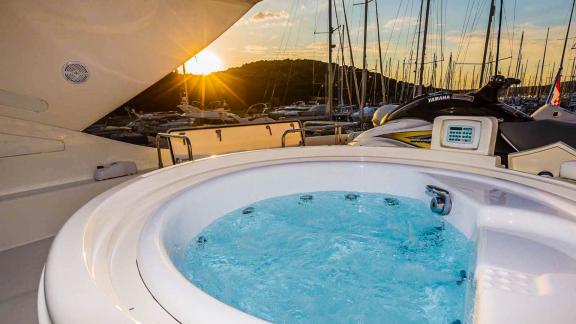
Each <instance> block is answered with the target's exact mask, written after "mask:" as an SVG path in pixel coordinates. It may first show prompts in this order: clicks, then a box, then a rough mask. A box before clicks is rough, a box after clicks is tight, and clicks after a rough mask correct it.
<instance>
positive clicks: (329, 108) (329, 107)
mask: <svg viewBox="0 0 576 324" xmlns="http://www.w3.org/2000/svg"><path fill="white" fill-rule="evenodd" d="M333 32H334V30H333V29H332V0H328V82H327V84H326V86H327V87H328V98H327V99H326V115H327V116H330V117H332V103H333V102H334V85H333V84H332V81H333V79H334V78H333V76H332V74H333V73H334V71H333V70H332V48H333V45H332V33H333Z"/></svg>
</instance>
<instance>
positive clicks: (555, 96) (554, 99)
mask: <svg viewBox="0 0 576 324" xmlns="http://www.w3.org/2000/svg"><path fill="white" fill-rule="evenodd" d="M561 79H562V70H559V71H558V74H556V78H555V79H554V85H553V86H552V89H550V94H549V95H548V99H546V103H547V104H550V105H553V106H560V80H561Z"/></svg>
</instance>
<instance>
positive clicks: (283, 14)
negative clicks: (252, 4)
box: [250, 10, 290, 22]
mask: <svg viewBox="0 0 576 324" xmlns="http://www.w3.org/2000/svg"><path fill="white" fill-rule="evenodd" d="M288 17H290V15H289V14H288V12H287V11H285V10H281V11H269V10H264V11H260V12H258V13H256V14H255V15H254V16H252V17H250V21H252V22H260V21H266V20H283V19H288Z"/></svg>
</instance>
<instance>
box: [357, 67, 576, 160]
mask: <svg viewBox="0 0 576 324" xmlns="http://www.w3.org/2000/svg"><path fill="white" fill-rule="evenodd" d="M519 83H520V81H519V80H518V79H513V78H505V77H503V76H501V75H496V76H494V77H492V78H491V80H490V81H489V82H488V83H487V84H486V85H485V86H484V87H482V88H481V89H479V90H477V91H474V92H471V93H468V94H455V93H452V92H450V91H442V92H436V93H431V94H425V95H422V96H419V97H416V98H414V99H412V100H411V101H409V102H407V103H405V104H403V105H401V106H399V107H398V108H396V109H394V110H392V111H390V112H389V113H388V114H385V115H384V116H383V117H382V120H381V121H380V125H382V126H378V127H375V128H373V129H370V130H368V131H365V132H363V133H361V134H360V135H358V136H357V137H355V138H354V139H351V143H350V145H358V146H399V147H419V148H430V142H431V138H432V125H433V122H434V119H435V118H436V117H439V116H447V115H454V116H489V117H495V118H496V119H498V121H499V122H500V130H499V136H498V140H497V141H496V152H495V153H496V154H497V155H499V156H501V158H502V161H503V163H506V157H507V155H508V154H510V153H514V152H517V151H518V150H519V148H520V147H521V148H523V149H525V148H526V147H528V146H530V145H529V144H527V143H525V142H526V141H525V140H524V139H523V137H522V136H521V135H520V136H518V135H516V134H517V133H518V132H519V131H518V129H519V128H520V129H522V131H521V132H522V133H524V132H528V133H529V132H531V130H534V132H535V133H534V134H537V135H538V136H539V137H540V138H541V139H540V140H539V141H534V142H533V143H534V145H538V146H541V144H542V143H544V145H545V144H551V143H554V142H558V141H562V142H564V143H565V144H568V145H570V146H572V147H576V136H574V134H576V123H574V124H567V125H564V124H566V123H563V122H559V121H554V120H547V119H545V120H538V121H537V120H535V119H534V118H533V117H532V116H530V115H528V114H526V113H524V112H522V111H520V110H518V109H515V108H514V107H512V106H509V105H507V104H505V103H503V102H500V101H499V100H498V95H499V93H501V92H502V91H504V90H506V89H507V88H508V87H510V86H511V85H514V84H519ZM512 124H514V125H512ZM558 129H562V132H557V130H558ZM503 133H507V134H508V136H506V135H504V136H502V134H503ZM512 133H513V134H514V135H511V134H512ZM571 134H572V135H571ZM519 141H522V144H519V143H518V142H519ZM536 143H537V144H536ZM533 147H536V146H533Z"/></svg>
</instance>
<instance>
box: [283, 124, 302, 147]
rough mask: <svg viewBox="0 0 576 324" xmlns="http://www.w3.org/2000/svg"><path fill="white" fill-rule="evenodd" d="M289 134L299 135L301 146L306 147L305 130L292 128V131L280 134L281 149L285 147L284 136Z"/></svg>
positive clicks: (288, 130)
mask: <svg viewBox="0 0 576 324" xmlns="http://www.w3.org/2000/svg"><path fill="white" fill-rule="evenodd" d="M290 133H300V134H301V136H302V142H301V144H302V145H301V146H306V129H304V128H293V129H287V130H286V131H285V132H284V134H282V147H283V148H284V147H286V135H288V134H290Z"/></svg>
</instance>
